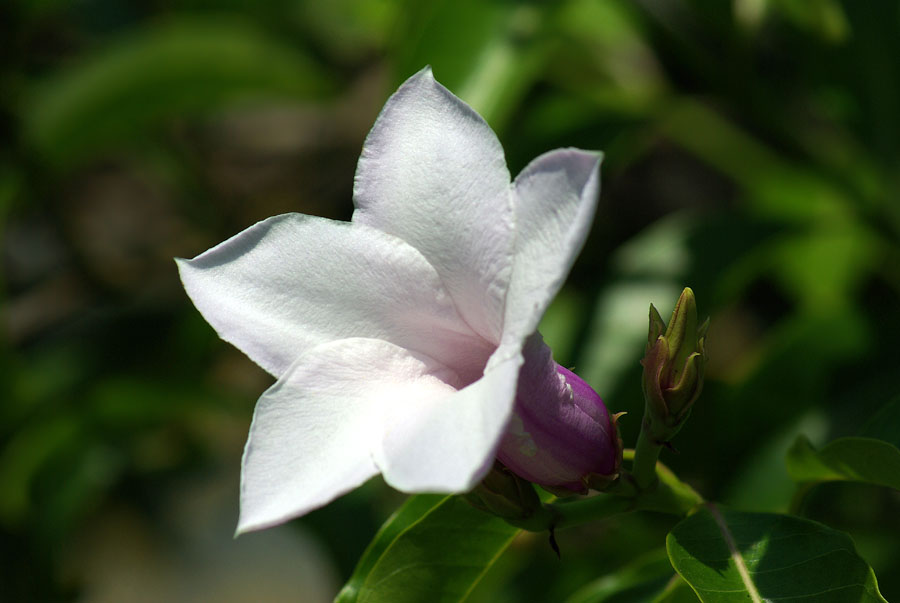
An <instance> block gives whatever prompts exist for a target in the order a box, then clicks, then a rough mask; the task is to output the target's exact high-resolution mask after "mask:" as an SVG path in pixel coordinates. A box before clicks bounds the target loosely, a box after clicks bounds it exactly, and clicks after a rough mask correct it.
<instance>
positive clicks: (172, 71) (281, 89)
mask: <svg viewBox="0 0 900 603" xmlns="http://www.w3.org/2000/svg"><path fill="white" fill-rule="evenodd" d="M327 87H328V86H327V79H326V78H325V76H324V75H323V74H322V73H320V71H319V70H318V69H317V68H316V65H315V64H314V63H313V62H312V61H310V60H309V59H308V58H307V57H306V56H305V55H304V54H303V53H302V52H300V51H298V50H297V49H295V48H292V47H290V46H287V45H285V44H282V43H280V42H278V41H277V40H275V39H272V38H270V37H267V35H266V34H264V33H263V32H261V31H258V30H257V29H256V28H254V27H253V26H251V25H250V24H249V23H247V22H242V21H240V20H231V19H206V20H191V19H181V20H178V21H173V22H170V23H166V24H163V25H158V26H155V27H152V28H148V29H145V30H143V31H137V32H135V33H133V34H131V35H129V36H128V37H127V38H125V39H123V40H121V41H120V42H118V43H117V44H113V45H110V46H108V47H106V48H105V49H104V50H103V51H102V53H100V54H97V55H95V56H93V57H89V58H88V59H86V60H84V61H83V62H81V63H80V64H76V65H73V66H71V67H69V68H67V69H66V70H64V71H61V72H60V73H58V74H56V75H53V76H50V77H49V78H48V79H47V80H45V81H43V82H41V83H40V84H39V85H38V86H36V88H35V90H33V91H32V95H31V100H30V102H28V103H26V105H25V106H23V107H22V111H23V118H24V122H25V135H26V138H27V139H28V141H29V143H30V144H31V145H32V146H33V147H35V148H36V149H37V150H38V151H40V152H41V154H42V156H43V157H44V158H45V160H47V161H49V162H50V163H57V164H58V163H60V162H64V161H71V160H74V159H76V158H81V157H82V155H83V154H84V153H86V152H93V151H96V150H98V149H99V148H102V147H103V146H105V145H108V144H110V143H115V142H121V141H130V140H131V138H133V137H134V136H136V135H137V134H138V133H140V132H142V131H149V130H150V128H152V126H154V125H155V124H158V123H160V122H162V121H164V120H167V119H172V118H173V117H181V116H185V115H196V114H202V113H203V112H207V111H210V110H212V109H216V108H219V107H221V106H223V105H224V104H225V103H229V102H235V101H247V100H255V99H261V98H266V99H294V98H307V97H309V96H311V95H314V94H318V93H321V92H322V91H324V90H326V89H327Z"/></svg>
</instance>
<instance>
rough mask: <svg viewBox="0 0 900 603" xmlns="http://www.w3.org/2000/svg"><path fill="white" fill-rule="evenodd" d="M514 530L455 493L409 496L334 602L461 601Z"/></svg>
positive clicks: (378, 536) (509, 539) (491, 563)
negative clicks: (450, 494)
mask: <svg viewBox="0 0 900 603" xmlns="http://www.w3.org/2000/svg"><path fill="white" fill-rule="evenodd" d="M518 532H519V530H518V528H514V527H513V526H511V525H509V524H507V523H506V522H504V521H503V520H502V519H500V518H497V517H494V516H492V515H489V514H487V513H484V512H482V511H479V510H477V509H475V508H474V507H472V506H471V505H469V504H468V503H466V502H465V501H463V500H462V499H461V498H459V497H457V496H444V497H441V496H434V495H418V496H413V497H410V499H409V500H408V501H407V502H406V503H405V504H404V505H403V506H402V507H401V508H400V510H399V511H397V513H395V514H394V515H393V516H392V517H391V518H390V519H389V520H388V521H387V523H385V524H384V526H382V528H381V530H380V531H379V532H378V534H377V535H376V536H375V538H374V540H373V541H372V543H371V544H370V545H369V548H368V549H366V552H365V553H363V556H362V558H361V559H360V561H359V564H358V565H357V566H356V570H355V571H354V572H353V576H352V577H351V578H350V581H349V582H348V583H347V584H346V586H344V588H343V590H342V591H341V592H340V594H338V597H337V599H336V601H338V602H339V603H352V602H356V601H358V602H359V603H366V602H376V601H385V602H388V601H390V602H396V603H404V602H413V601H425V600H428V601H442V602H444V601H446V602H448V603H449V602H453V601H462V600H464V599H465V598H466V597H467V596H468V595H469V593H470V592H471V591H472V589H473V588H474V587H475V585H476V584H477V583H478V581H479V580H480V579H481V578H482V576H483V575H484V573H485V572H486V571H487V570H488V569H489V568H490V567H491V565H493V563H494V562H495V561H496V560H497V557H498V556H499V555H500V554H501V553H502V552H503V551H504V550H505V549H506V547H508V546H509V544H510V543H511V542H512V540H513V538H515V536H516V534H517V533H518Z"/></svg>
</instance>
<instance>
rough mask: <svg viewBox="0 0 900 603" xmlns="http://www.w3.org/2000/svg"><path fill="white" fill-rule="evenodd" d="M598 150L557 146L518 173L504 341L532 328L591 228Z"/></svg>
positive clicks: (597, 183) (526, 333)
mask: <svg viewBox="0 0 900 603" xmlns="http://www.w3.org/2000/svg"><path fill="white" fill-rule="evenodd" d="M601 159H602V155H601V154H600V153H592V152H587V151H580V150H578V149H559V150H556V151H551V152H549V153H545V154H543V155H541V156H540V157H538V158H537V159H535V160H534V161H532V162H531V163H530V164H528V166H527V167H526V168H525V169H524V170H522V172H521V173H520V174H519V175H518V176H517V177H516V180H515V182H514V184H513V188H514V191H513V199H514V203H515V211H516V254H515V260H514V265H513V274H512V280H511V282H510V286H509V292H508V293H507V297H506V313H505V321H504V325H503V339H504V342H507V343H513V342H517V341H518V342H521V341H522V340H524V338H525V337H528V336H529V335H530V334H531V333H533V332H534V331H535V330H536V329H537V326H538V322H540V320H541V316H543V314H544V311H545V310H546V309H547V306H548V305H549V304H550V301H551V300H552V299H553V296H555V295H556V293H557V292H558V291H559V289H560V287H562V285H563V282H564V281H565V279H566V275H568V273H569V269H570V268H571V267H572V263H573V262H574V261H575V258H576V256H577V255H578V252H579V251H580V250H581V246H582V245H583V244H584V240H585V238H586V237H587V234H588V232H589V231H590V228H591V222H592V220H593V217H594V210H595V209H596V206H597V197H598V194H599V192H600V161H601Z"/></svg>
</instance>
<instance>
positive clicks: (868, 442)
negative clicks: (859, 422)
mask: <svg viewBox="0 0 900 603" xmlns="http://www.w3.org/2000/svg"><path fill="white" fill-rule="evenodd" d="M787 465H788V472H790V474H791V477H792V478H794V479H795V480H796V481H798V482H826V481H836V480H837V481H854V482H863V483H867V484H875V485H877V486H887V487H889V488H894V489H895V490H900V450H898V449H897V447H896V446H893V445H891V444H888V443H887V442H883V441H881V440H876V439H873V438H839V439H837V440H834V441H833V442H829V443H828V445H827V446H825V447H824V448H822V449H821V450H816V449H815V448H814V447H813V445H812V444H811V443H810V441H809V440H808V439H807V438H806V437H804V436H799V437H798V438H797V441H795V442H794V445H793V446H792V447H791V449H790V451H789V452H788V457H787Z"/></svg>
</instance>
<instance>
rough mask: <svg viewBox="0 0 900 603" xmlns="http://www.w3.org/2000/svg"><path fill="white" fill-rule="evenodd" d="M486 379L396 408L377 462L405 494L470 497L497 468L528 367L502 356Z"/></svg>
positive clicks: (512, 353) (511, 353)
mask: <svg viewBox="0 0 900 603" xmlns="http://www.w3.org/2000/svg"><path fill="white" fill-rule="evenodd" d="M495 357H496V360H494V361H493V362H491V363H490V367H491V368H490V369H489V370H488V371H487V372H486V373H485V375H484V377H482V378H481V379H480V380H478V381H476V382H475V383H473V384H471V385H469V386H468V387H466V388H464V389H461V390H459V391H456V392H452V393H447V394H445V395H443V396H439V397H437V396H436V397H422V398H421V399H419V400H417V401H416V403H415V404H413V405H410V406H407V407H400V406H397V407H395V409H396V411H397V412H394V413H392V414H390V415H389V420H388V428H387V430H386V432H385V434H384V439H383V442H382V448H381V450H380V452H379V453H377V454H376V457H375V462H376V464H377V465H378V467H379V468H380V469H381V472H382V473H383V474H384V479H385V481H387V483H388V484H390V485H392V486H393V487H395V488H397V489H398V490H402V491H405V492H465V491H467V490H470V489H471V488H472V487H473V486H474V485H475V484H477V483H478V482H479V481H480V480H481V479H482V478H483V477H484V475H485V474H486V473H487V471H488V469H490V467H491V463H492V461H493V458H494V455H495V453H496V449H497V445H498V443H499V440H500V437H501V435H502V433H503V430H504V428H505V426H506V423H507V421H508V419H509V413H510V409H511V407H512V403H513V399H514V397H515V392H516V379H517V375H518V372H519V366H520V364H521V362H522V358H521V355H520V354H519V353H518V350H506V349H501V350H498V352H497V354H495Z"/></svg>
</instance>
